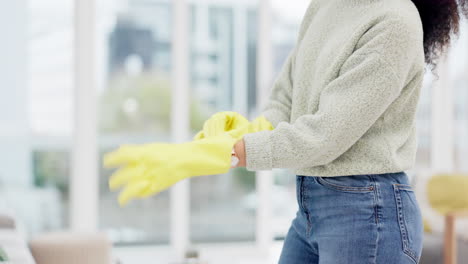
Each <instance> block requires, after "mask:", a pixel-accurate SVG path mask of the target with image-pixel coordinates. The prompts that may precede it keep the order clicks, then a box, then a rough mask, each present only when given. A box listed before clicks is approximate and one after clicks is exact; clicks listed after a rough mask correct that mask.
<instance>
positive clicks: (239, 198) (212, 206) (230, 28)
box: [190, 1, 257, 242]
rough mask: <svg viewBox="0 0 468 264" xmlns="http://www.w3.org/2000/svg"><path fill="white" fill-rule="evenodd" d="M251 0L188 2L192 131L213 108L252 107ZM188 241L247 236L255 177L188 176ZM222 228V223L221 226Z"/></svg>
mask: <svg viewBox="0 0 468 264" xmlns="http://www.w3.org/2000/svg"><path fill="white" fill-rule="evenodd" d="M255 2H256V1H251V2H242V3H239V2H238V1H224V2H223V4H219V5H218V4H215V3H214V2H212V3H206V2H205V1H195V2H194V3H193V5H192V6H191V35H190V37H191V41H190V43H192V44H191V59H192V65H191V78H192V82H191V89H192V98H194V99H193V100H194V102H193V103H194V109H197V110H200V111H199V112H197V113H196V115H193V113H192V119H191V120H192V130H193V131H192V132H193V134H195V132H196V131H197V130H199V129H201V127H202V125H203V121H204V120H206V119H208V118H209V117H210V116H211V115H212V114H214V113H216V112H219V111H227V110H233V111H237V112H240V113H243V114H244V115H245V114H246V113H248V112H249V110H251V109H252V108H253V107H255V105H254V102H255V98H253V99H252V98H251V97H253V96H255V75H254V73H255V56H256V54H255V46H256V44H255V43H256V40H255V38H254V37H255V35H256V33H255V32H256V26H255V25H256V19H257V16H256V12H255V8H256V6H255V5H254V4H255ZM190 188H191V189H190V195H191V199H190V201H191V217H190V221H191V222H190V236H191V240H192V241H193V242H215V241H241V240H253V239H254V234H255V209H256V202H255V177H254V173H252V172H248V171H246V170H245V169H235V170H231V171H230V172H229V173H228V174H225V175H216V176H208V177H197V178H194V179H192V180H191V184H190ZM226 227H228V228H226Z"/></svg>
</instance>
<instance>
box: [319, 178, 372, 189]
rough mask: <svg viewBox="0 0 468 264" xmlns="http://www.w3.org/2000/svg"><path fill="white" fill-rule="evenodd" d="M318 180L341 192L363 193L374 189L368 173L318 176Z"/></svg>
mask: <svg viewBox="0 0 468 264" xmlns="http://www.w3.org/2000/svg"><path fill="white" fill-rule="evenodd" d="M317 182H318V183H319V184H320V185H322V186H324V187H326V188H328V189H332V190H335V191H340V192H351V193H361V192H372V191H373V190H374V185H373V184H372V182H371V180H370V178H369V177H368V176H366V175H362V176H339V177H317Z"/></svg>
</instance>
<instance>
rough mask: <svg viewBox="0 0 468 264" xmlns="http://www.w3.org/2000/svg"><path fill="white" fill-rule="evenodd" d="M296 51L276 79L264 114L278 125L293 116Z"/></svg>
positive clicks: (273, 123)
mask: <svg viewBox="0 0 468 264" xmlns="http://www.w3.org/2000/svg"><path fill="white" fill-rule="evenodd" d="M294 56H295V51H294V50H293V51H292V52H291V53H290V54H289V56H288V58H287V59H286V62H285V64H284V66H283V68H282V69H281V71H280V74H279V76H278V78H277V79H276V81H275V83H274V85H273V88H272V89H271V92H270V97H269V98H268V102H267V103H266V106H265V107H264V109H263V111H262V114H263V116H265V118H266V119H267V120H268V121H270V122H271V124H272V125H273V127H276V126H277V125H278V124H279V123H280V122H288V123H289V121H290V116H291V101H292V100H291V93H292V87H293V86H292V79H291V74H292V71H293V69H292V67H293V65H294Z"/></svg>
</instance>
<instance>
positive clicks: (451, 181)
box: [427, 174, 468, 214]
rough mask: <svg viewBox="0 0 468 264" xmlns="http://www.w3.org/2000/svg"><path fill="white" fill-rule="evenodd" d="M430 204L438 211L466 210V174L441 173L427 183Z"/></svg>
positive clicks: (467, 198) (467, 199) (467, 183)
mask: <svg viewBox="0 0 468 264" xmlns="http://www.w3.org/2000/svg"><path fill="white" fill-rule="evenodd" d="M427 193H428V199H429V203H430V205H431V206H432V207H433V208H434V209H435V210H436V211H437V212H439V213H441V214H447V213H450V212H457V211H462V210H468V175H462V174H441V175H436V176H434V177H432V178H431V179H430V180H429V182H428V185H427Z"/></svg>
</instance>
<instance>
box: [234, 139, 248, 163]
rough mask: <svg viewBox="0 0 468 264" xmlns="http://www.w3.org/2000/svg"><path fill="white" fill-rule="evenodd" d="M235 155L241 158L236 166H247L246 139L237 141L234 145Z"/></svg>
mask: <svg viewBox="0 0 468 264" xmlns="http://www.w3.org/2000/svg"><path fill="white" fill-rule="evenodd" d="M233 156H234V157H235V158H237V159H238V160H239V162H237V165H236V166H235V167H245V166H246V157H245V146H244V139H241V140H239V141H237V143H236V144H235V145H234V148H233Z"/></svg>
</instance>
